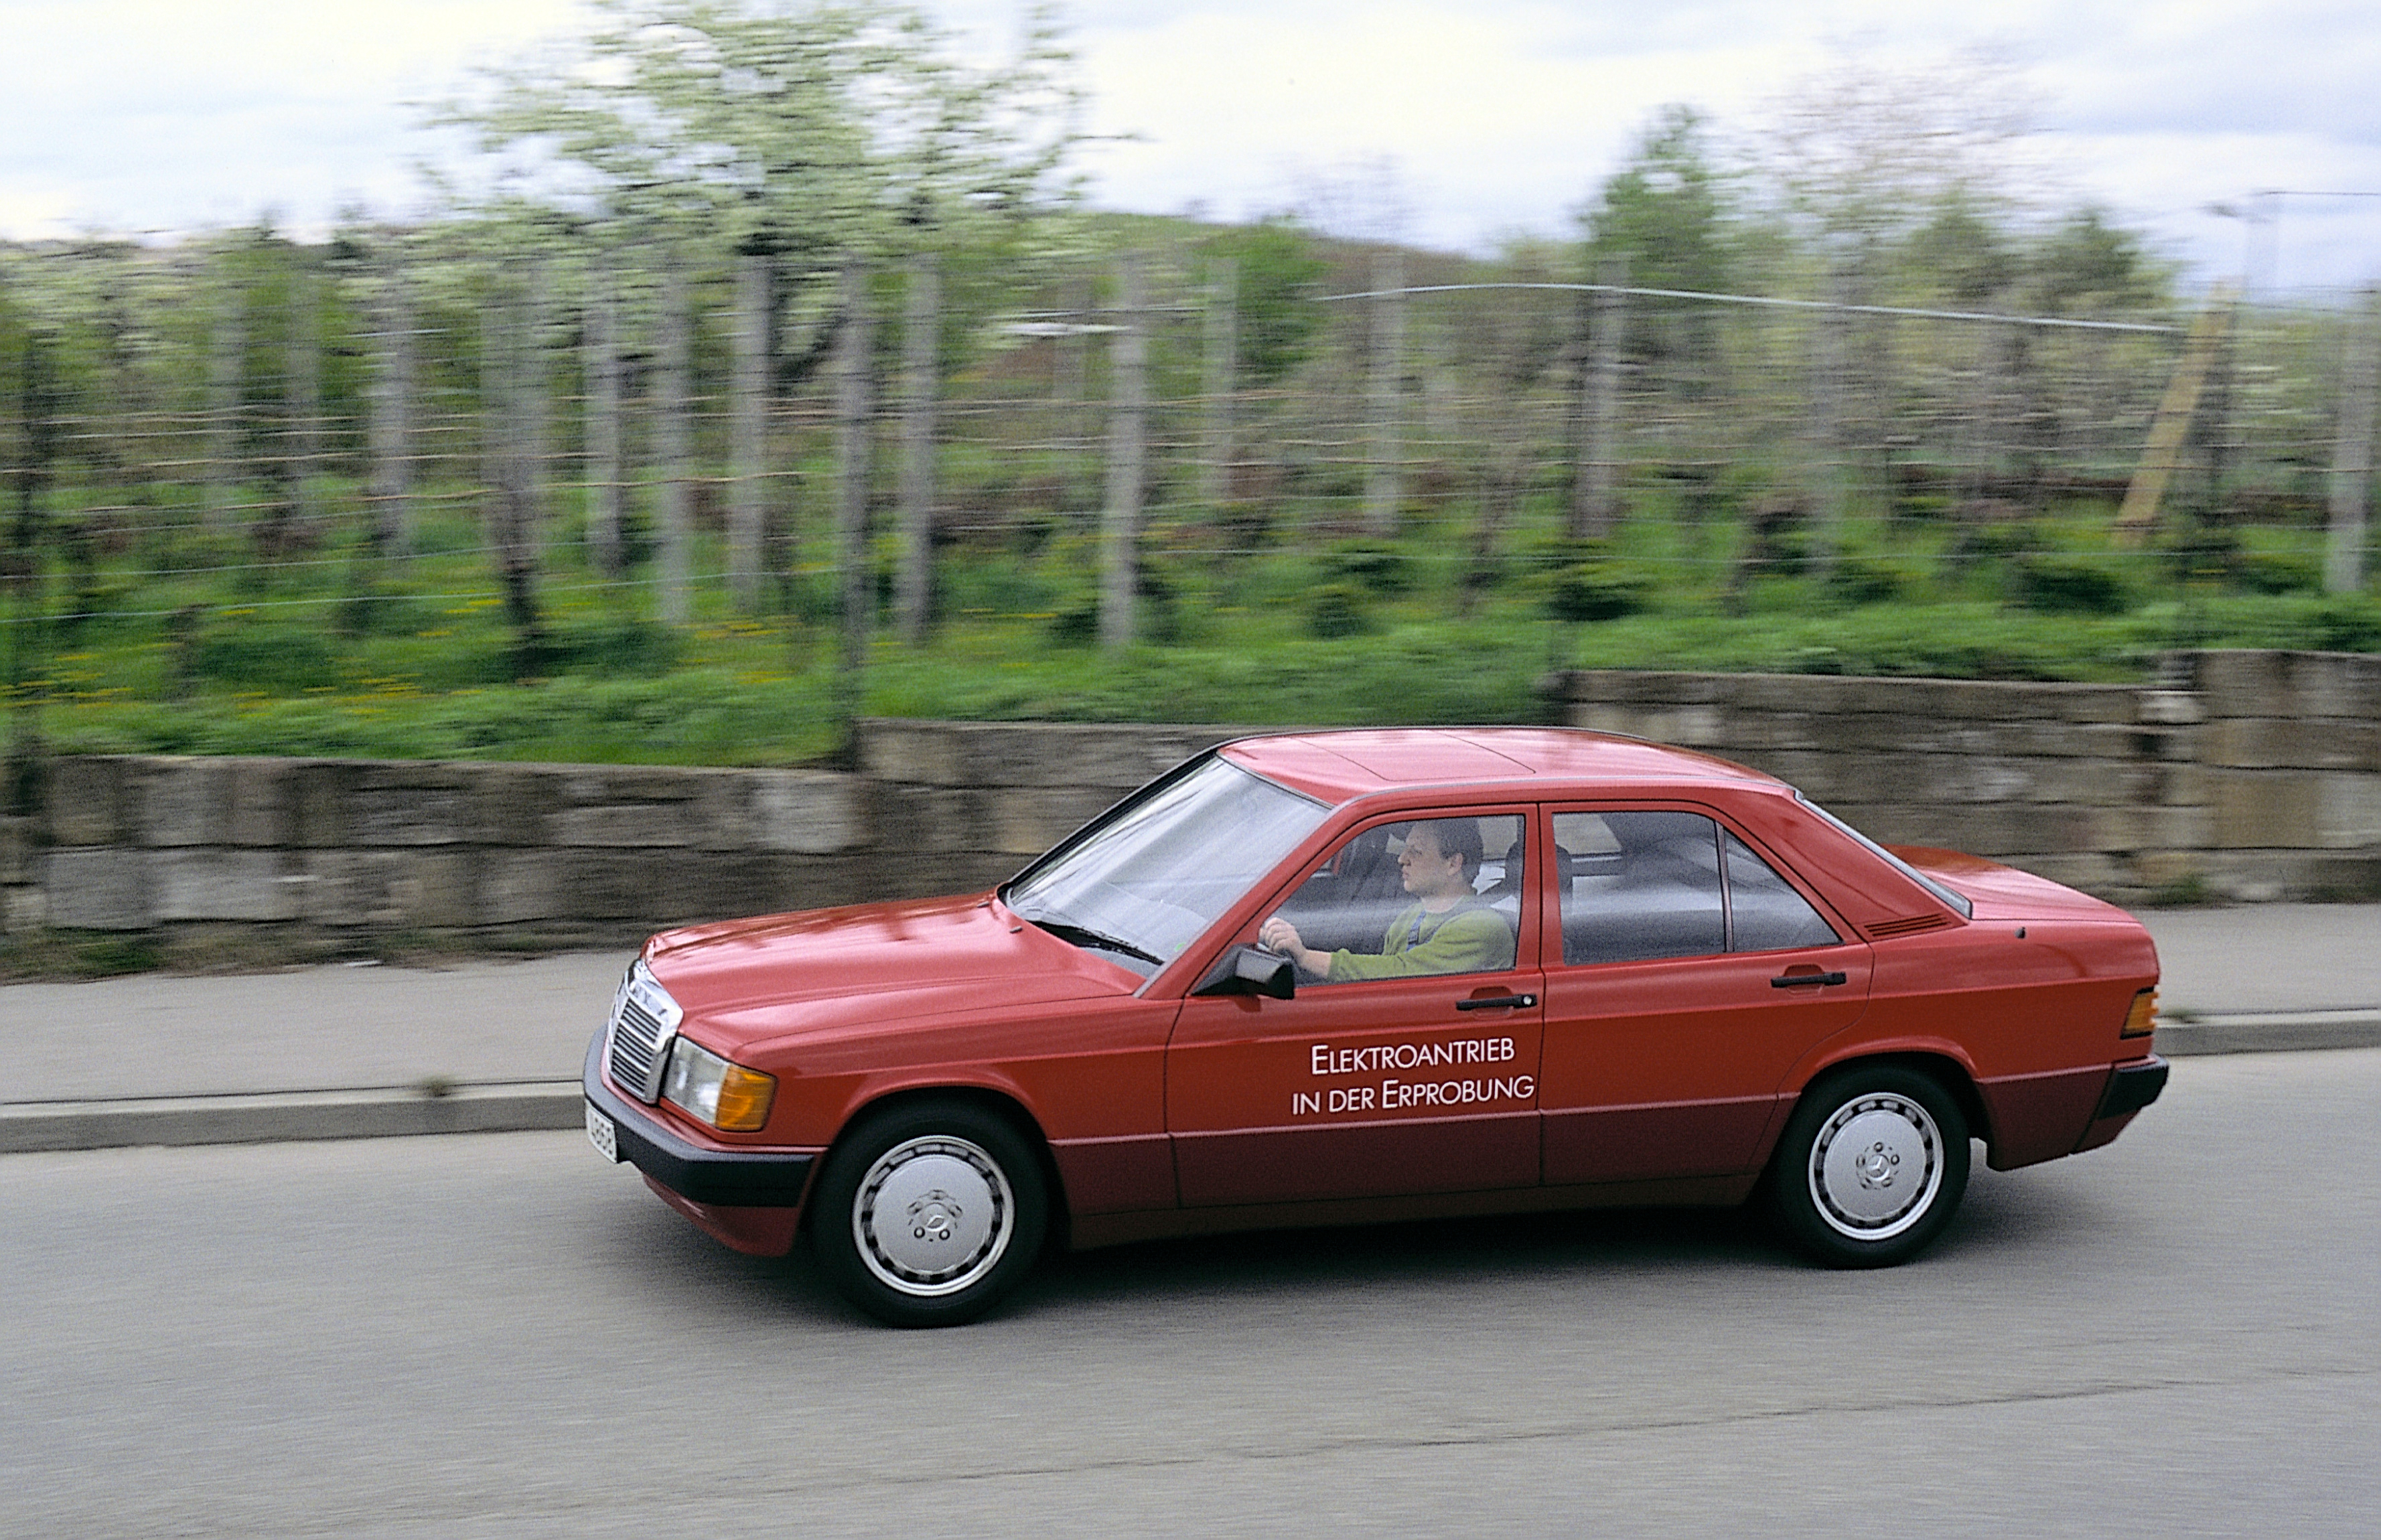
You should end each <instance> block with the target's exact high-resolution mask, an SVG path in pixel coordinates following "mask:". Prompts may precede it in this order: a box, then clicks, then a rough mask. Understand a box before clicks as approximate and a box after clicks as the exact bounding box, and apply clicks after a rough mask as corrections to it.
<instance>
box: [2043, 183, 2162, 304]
mask: <svg viewBox="0 0 2381 1540" xmlns="http://www.w3.org/2000/svg"><path fill="white" fill-rule="evenodd" d="M2033 272H2034V285H2035V287H2036V289H2037V290H2038V297H2037V299H2036V301H2035V302H2036V303H2037V304H2039V305H2040V306H2041V307H2042V308H2043V309H2044V310H2045V312H2047V313H2048V314H2051V315H2066V314H2070V313H2073V312H2078V311H2081V312H2083V313H2087V314H2089V313H2094V312H2100V311H2106V310H2111V309H2145V308H2152V307H2157V306H2162V305H2164V304H2166V303H2167V301H2168V298H2169V297H2170V293H2171V289H2170V285H2171V282H2172V278H2171V274H2170V273H2168V272H2167V270H2166V269H2165V268H2163V267H2162V266H2161V265H2160V264H2159V263H2157V262H2156V261H2154V260H2153V259H2152V258H2151V256H2150V254H2149V249H2148V248H2147V247H2146V246H2145V245H2144V244H2143V239H2142V237H2141V236H2140V235H2138V234H2137V233H2135V232H2133V231H2131V230H2123V229H2119V228H2118V227H2117V226H2115V225H2113V224H2109V223H2108V213H2107V211H2106V210H2105V209H2102V208H2100V207H2098V206H2096V205H2093V204H2086V205H2084V206H2083V207H2082V208H2079V209H2077V210H2075V211H2074V212H2071V213H2070V214H2069V215H2068V216H2067V217H2066V218H2065V219H2063V220H2061V221H2060V222H2059V224H2058V225H2057V228H2055V229H2053V230H2052V231H2051V233H2050V236H2049V237H2048V238H2047V239H2046V240H2045V241H2044V242H2043V244H2042V246H2041V249H2039V250H2038V251H2037V252H2036V253H2035V254H2034V258H2033Z"/></svg>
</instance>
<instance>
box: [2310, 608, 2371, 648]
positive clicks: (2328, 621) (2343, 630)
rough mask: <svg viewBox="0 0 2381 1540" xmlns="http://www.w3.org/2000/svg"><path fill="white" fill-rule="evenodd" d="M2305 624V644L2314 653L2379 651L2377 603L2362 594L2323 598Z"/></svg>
mask: <svg viewBox="0 0 2381 1540" xmlns="http://www.w3.org/2000/svg"><path fill="white" fill-rule="evenodd" d="M2307 621H2308V626H2307V631H2308V637H2307V641H2308V645H2309V646H2311V647H2313V648H2314V649H2316V650H2317V651H2321V652H2376V651H2381V603H2376V602H2375V600H2371V599H2368V598H2366V597H2364V596H2363V595H2362V594H2342V595H2340V596H2338V598H2334V599H2326V600H2324V601H2323V602H2322V603H2320V604H2317V605H2316V606H2315V607H2314V609H2313V610H2312V611H2311V612H2309V613H2308V616H2307Z"/></svg>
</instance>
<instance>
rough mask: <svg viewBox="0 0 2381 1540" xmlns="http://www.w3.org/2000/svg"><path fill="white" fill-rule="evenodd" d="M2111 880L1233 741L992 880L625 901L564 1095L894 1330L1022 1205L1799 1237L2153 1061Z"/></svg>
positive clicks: (950, 1283) (1451, 735)
mask: <svg viewBox="0 0 2381 1540" xmlns="http://www.w3.org/2000/svg"><path fill="white" fill-rule="evenodd" d="M2157 976H2158V969H2157V954H2156V952H2155V948H2154V947H2153V946H2152V944H2151V941H2150V938H2149V935H2148V933H2147V932H2146V931H2144V930H2143V928H2142V927H2141V926H2140V925H2139V924H2138V923H2137V922H2135V921H2134V920H2133V919H2132V918H2131V916H2127V915H2126V914H2124V913H2123V912H2122V911H2121V910H2118V909H2115V908H2112V907H2111V906H2109V905H2108V904H2106V903H2101V902H2100V901H2099V900H2097V899H2094V898H2091V897H2088V896H2087V895H2085V894H2082V893H2079V892H2076V891H2073V890H2071V889H2069V888H2064V887H2061V886H2059V885H2058V884H2057V883H2055V882H2051V881H2047V880H2045V879H2042V878H2038V877H2033V876H2030V875H2028V874H2026V873H2024V872H2021V871H2017V870H2013V869H2011V868H2009V867H2003V866H1998V865H1996V864H1995V863H1992V862H1989V861H1984V860H1981V859H1978V858H1976V857H1973V856H1967V855H1953V854H1951V853H1948V852H1945V851H1935V850H1916V849H1901V850H1886V849H1885V848H1884V847H1882V846H1880V845H1878V844H1876V843H1874V842H1872V841H1870V840H1869V839H1867V838H1865V837H1864V836H1862V835H1861V834H1860V833H1858V832H1856V831H1853V830H1852V829H1851V828H1850V827H1849V826H1847V825H1846V824H1844V823H1842V822H1841V821H1839V820H1838V819H1835V818H1833V817H1831V816H1829V815H1828V814H1827V813H1826V812H1825V811H1824V810H1822V809H1821V808H1819V807H1817V806H1813V804H1812V803H1811V802H1810V801H1809V799H1807V798H1805V797H1803V796H1802V795H1801V794H1799V793H1798V792H1796V791H1795V790H1794V788H1792V787H1791V786H1789V785H1787V784H1785V783H1784V782H1780V781H1777V780H1776V779H1774V778H1772V777H1770V776H1767V775H1764V774H1761V773H1759V772H1758V771H1754V770H1747V769H1745V768H1744V767H1742V766H1740V765H1734V764H1730V763H1728V762H1727V761H1725V760H1722V759H1716V758H1711V757H1710V756H1707V755H1703V754H1697V753H1692V752H1689V751H1687V750H1683V749H1677V748H1667V747H1663V746H1658V745H1655V744H1650V743H1644V742H1641V741H1638V740H1635V739H1630V738H1624V737H1618V736H1614V735H1610V734H1597V733H1587V732H1575V731H1567V730H1559V729H1523V728H1493V729H1491V728H1480V729H1417V730H1399V731H1366V732H1344V733H1304V734H1284V735H1280V736H1271V737H1257V738H1248V739H1243V740H1240V741H1239V742H1236V743H1230V744H1226V745H1224V746H1221V747H1218V748H1215V749H1211V750H1209V751H1208V752H1206V753H1204V754H1202V755H1199V756H1198V757H1196V758H1192V759H1191V760H1189V761H1187V762H1186V763H1184V764H1182V765H1180V766H1178V767H1177V768H1176V769H1174V770H1171V771H1169V772H1167V773H1166V774H1165V775H1163V776H1161V777H1159V778H1158V779H1157V780H1155V781H1154V782H1150V784H1148V785H1147V786H1144V787H1142V789H1141V790H1140V791H1138V792H1135V793H1134V794H1132V795H1130V796H1129V797H1127V798H1125V799H1124V800H1123V801H1122V802H1120V803H1118V804H1117V806H1114V807H1112V808H1110V809H1109V810H1108V811H1107V812H1105V813H1104V814H1102V815H1101V816H1100V817H1099V818H1097V819H1093V821H1092V822H1091V823H1089V824H1086V825H1085V826H1084V827H1083V828H1082V829H1081V830H1079V831H1076V832H1075V833H1074V834H1072V835H1070V836H1068V838H1067V839H1066V840H1065V841H1063V842H1062V843H1060V844H1059V845H1058V846H1057V847H1056V849H1054V850H1052V851H1051V852H1050V853H1049V854H1048V855H1044V856H1042V857H1041V858H1040V859H1039V860H1036V861H1035V862H1033V863H1032V865H1031V866H1029V867H1026V868H1025V869H1024V870H1023V871H1022V872H1020V873H1019V874H1018V875H1017V876H1016V877H1015V878H1013V879H1010V880H1009V881H1007V883H1004V884H1003V885H1001V886H1000V887H999V888H996V889H995V890H994V891H991V892H989V893H973V894H968V895H964V896H959V897H953V898H943V899H931V900H924V901H913V902H902V903H879V904H870V905H864V906H859V907H852V908H843V909H830V910H823V911H818V912H814V913H807V914H794V915H779V916H768V917H763V918H758V919H749V920H739V921H734V922H730V923H725V924H716V925H705V926H699V927H694V928H687V929H681V930H672V931H665V932H664V933H663V934H661V935H658V936H655V937H654V938H653V940H650V941H648V942H647V943H646V944H645V947H644V949H643V952H642V953H641V956H640V957H639V959H638V961H637V962H636V964H634V965H633V966H632V967H631V968H630V969H629V976H628V977H627V978H626V979H625V980H623V981H622V983H621V986H620V989H619V992H618V995H617V997H616V999H615V1000H614V1002H613V1006H612V1012H611V1015H610V1018H609V1020H608V1021H607V1023H606V1024H605V1025H604V1028H603V1030H602V1031H601V1032H600V1033H598V1034H597V1036H596V1037H595V1039H594V1041H593V1042H592V1044H591V1045H590V1047H589V1049H588V1056H587V1065H586V1072H585V1085H586V1091H587V1129H588V1134H589V1136H590V1138H591V1139H592V1141H593V1142H594V1144H595V1146H596V1148H597V1149H598V1150H599V1151H601V1152H602V1153H603V1154H604V1156H605V1157H607V1158H611V1159H613V1160H616V1161H626V1162H628V1163H629V1164H632V1165H634V1166H635V1167H636V1168H637V1169H638V1170H640V1171H641V1173H642V1174H643V1176H644V1179H645V1181H646V1182H647V1183H648V1184H650V1185H651V1186H652V1188H653V1191H654V1192H655V1193H657V1194H659V1195H660V1196H661V1197H662V1199H663V1200H664V1201H665V1202H666V1203H668V1204H669V1205H670V1206H671V1207H675V1208H677V1209H678V1210H679V1211H680V1212H681V1213H683V1214H685V1215H686V1216H687V1217H688V1218H689V1219H691V1220H693V1221H694V1223H696V1224H697V1225H699V1226H701V1227H702V1229H703V1230H704V1231H708V1232H709V1233H710V1234H712V1235H713V1236H714V1237H716V1238H717V1239H719V1240H721V1241H723V1242H725V1243H727V1244H728V1245H730V1246H733V1247H736V1248H737V1249H738V1250H740V1251H746V1252H752V1253H756V1254H762V1255H778V1254H782V1253H784V1252H786V1251H788V1250H789V1249H790V1248H791V1247H792V1246H793V1245H794V1243H795V1242H796V1241H797V1239H798V1238H800V1237H802V1236H807V1238H808V1242H809V1244H810V1245H811V1246H812V1248H813V1251H814V1253H815V1255H816V1257H817V1259H818V1263H819V1266H820V1267H821V1268H822V1270H823V1271H824V1273H825V1274H826V1275H827V1276H828V1277H829V1278H830V1279H833V1280H834V1282H835V1283H836V1286H837V1287H838V1288H839V1289H840V1290H841V1291H843V1292H844V1293H845V1294H846V1295H847V1296H848V1297H849V1299H850V1300H851V1301H852V1302H853V1303H854V1304H857V1305H858V1306H859V1307H860V1308H861V1309H862V1310H864V1311H866V1312H868V1313H869V1314H871V1315H873V1316H876V1317H878V1318H880V1319H882V1320H885V1321H888V1322H892V1323H895V1324H898V1325H905V1326H930V1325H941V1324H950V1323H956V1322H959V1321H963V1320H967V1319H970V1318H971V1317H973V1316H977V1315H980V1314H981V1313H983V1311H984V1310H986V1309H988V1308H990V1307H991V1306H992V1305H993V1304H995V1303H996V1302H997V1301H998V1300H999V1299H1000V1298H1001V1297H1002V1296H1003V1295H1004V1294H1005V1293H1006V1292H1007V1291H1008V1290H1010V1289H1011V1288H1012V1287H1013V1286H1014V1285H1015V1284H1016V1283H1017V1281H1018V1280H1019V1279H1020V1277H1022V1276H1023V1274H1024V1273H1025V1272H1026V1271H1027V1269H1029V1268H1031V1267H1032V1266H1033V1263H1034V1260H1035V1258H1036V1256H1037V1255H1039V1254H1040V1252H1041V1251H1042V1249H1043V1247H1044V1244H1045V1243H1051V1242H1053V1241H1057V1242H1060V1243H1065V1244H1068V1245H1072V1246H1098V1245H1106V1244H1113V1243H1118V1242H1127V1241H1137V1240H1142V1239H1147V1238H1153V1237H1158V1236H1169V1235H1182V1234H1188V1233H1195V1232H1201V1231H1221V1230H1230V1229H1243V1228H1254V1227H1261V1226H1298V1225H1321V1224H1346V1223H1362V1222H1372V1221H1382V1220H1393V1219H1413V1218H1420V1217H1428V1216H1444V1215H1457V1214H1484V1213H1497V1212H1511V1211H1519V1210H1528V1209H1552V1208H1583V1207H1602V1206H1613V1205H1654V1204H1660V1205H1680V1204H1703V1205H1710V1204H1718V1205H1734V1204H1740V1203H1744V1202H1747V1201H1749V1200H1751V1201H1757V1202H1759V1203H1760V1204H1761V1205H1763V1206H1764V1207H1765V1208H1766V1209H1767V1210H1768V1212H1769V1213H1770V1214H1771V1215H1772V1216H1773V1217H1774V1219H1776V1221H1777V1227H1778V1229H1779V1230H1780V1231H1781V1232H1782V1233H1783V1235H1784V1236H1785V1237H1786V1238H1787V1239H1788V1240H1789V1242H1790V1243H1793V1244H1794V1245H1795V1246H1797V1247H1798V1248H1800V1249H1801V1251H1803V1252H1804V1253H1806V1254H1808V1255H1811V1256H1813V1257H1814V1258H1816V1259H1817V1260H1819V1261H1821V1262H1824V1263H1826V1264H1829V1265H1832V1266H1837V1267H1877V1266H1883V1265H1886V1264H1891V1263H1897V1262H1900V1261H1903V1260H1905V1259H1907V1258H1909V1257H1911V1256H1913V1255H1917V1254H1918V1253H1919V1252H1920V1251H1921V1250H1923V1248H1924V1247H1925V1246H1926V1245H1927V1244H1928V1243H1930V1242H1932V1241H1933V1240H1934V1239H1935V1237H1936V1236H1937V1235H1939V1234H1940V1233H1941V1232H1942V1231H1943V1228H1944V1226H1945V1225H1946V1224H1947V1223H1948V1222H1949V1220H1950V1219H1951V1217H1952V1214H1953V1212H1954V1210H1955V1209H1956V1208H1957V1207H1958V1206H1959V1203H1960V1195H1961V1193H1962V1192H1963V1191H1964V1189H1965V1188H1966V1185H1967V1181H1968V1170H1969V1158H1970V1141H1971V1140H1982V1141H1983V1142H1984V1152H1985V1158H1986V1160H1987V1162H1988V1163H1989V1164H1990V1165H1991V1166H1992V1167H1993V1168H1994V1169H1996V1170H2008V1169H2009V1168H2012V1167H2017V1166H2025V1165H2031V1164H2033V1163H2034V1162H2037V1161H2042V1160H2048V1159H2052V1158H2056V1157H2058V1156H2062V1155H2070V1154H2073V1153H2076V1152H2078V1151H2081V1150H2087V1149H2092V1148H2094V1147H2096V1146H2101V1145H2105V1144H2106V1143H2108V1142H2109V1141H2110V1140H2112V1139H2114V1138H2115V1137H2116V1136H2117V1135H2118V1133H2119V1132H2120V1131H2122V1129H2123V1128H2124V1126H2125V1124H2126V1123H2127V1122H2130V1121H2131V1118H2132V1116H2133V1114H2134V1113H2136V1112H2137V1111H2139V1110H2141V1109H2142V1108H2143V1107H2146V1106H2147V1105H2149V1104H2150V1103H2151V1102H2152V1101H2154V1100H2155V1099H2156V1097H2157V1095H2158V1093H2159V1091H2160V1090H2161V1089H2162V1088H2163V1087H2164V1085H2165V1082H2166V1073H2167V1066H2166V1063H2165V1061H2163V1060H2161V1059H2159V1058H2158V1057H2157V1056H2156V1055H2155V1054H2154V1053H2153V1052H2151V1044H2152V1038H2153V1032H2154V1026H2155V986H2156V984H2157Z"/></svg>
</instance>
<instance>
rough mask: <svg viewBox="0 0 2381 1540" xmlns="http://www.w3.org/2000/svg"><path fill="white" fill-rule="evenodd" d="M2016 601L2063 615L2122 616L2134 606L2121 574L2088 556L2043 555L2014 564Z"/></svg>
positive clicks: (2020, 559)
mask: <svg viewBox="0 0 2381 1540" xmlns="http://www.w3.org/2000/svg"><path fill="white" fill-rule="evenodd" d="M2012 571H2013V573H2014V575H2015V587H2016V595H2015V597H2016V599H2017V601H2018V602H2019V603H2021V604H2022V605H2024V606H2025V607H2026V608H2028V609H2030V610H2041V611H2044V612H2048V613H2051V614H2062V615H2120V614H2123V613H2124V612H2125V611H2126V610H2128V609H2130V608H2131V604H2132V594H2131V588H2130V586H2129V585H2128V584H2127V582H2126V580H2125V576H2124V574H2123V573H2122V572H2120V571H2118V569H2116V568H2115V567H2113V566H2111V565H2109V564H2107V563H2106V562H2105V561H2101V560H2096V559H2094V558H2093V557H2089V556H2070V555H2060V554H2057V553H2040V554H2033V555H2026V556H2021V557H2019V558H2018V560H2017V562H2016V564H2014V566H2013V568H2012Z"/></svg>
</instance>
